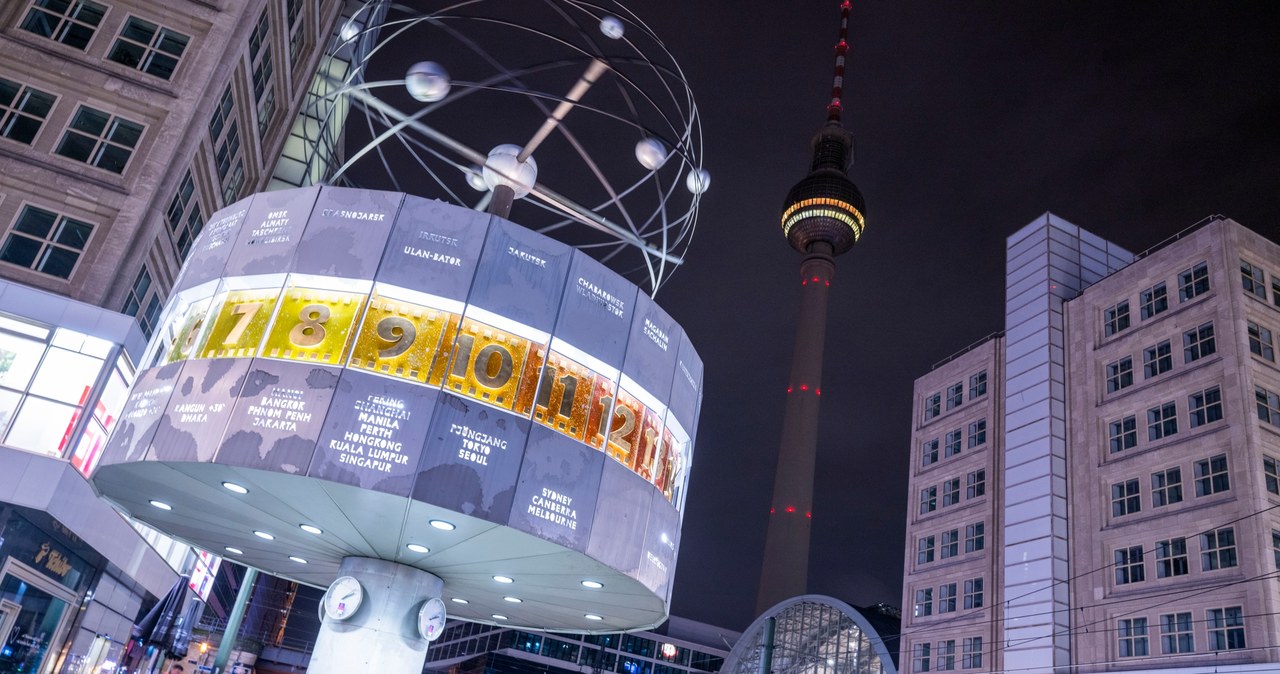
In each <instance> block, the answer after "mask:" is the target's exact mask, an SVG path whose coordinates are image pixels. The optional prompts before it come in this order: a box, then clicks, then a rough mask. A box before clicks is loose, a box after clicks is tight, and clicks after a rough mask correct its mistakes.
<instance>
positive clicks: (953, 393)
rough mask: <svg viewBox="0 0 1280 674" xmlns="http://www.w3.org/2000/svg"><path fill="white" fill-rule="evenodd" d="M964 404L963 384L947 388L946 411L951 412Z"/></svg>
mask: <svg viewBox="0 0 1280 674" xmlns="http://www.w3.org/2000/svg"><path fill="white" fill-rule="evenodd" d="M963 402H964V382H956V383H955V384H954V385H953V386H948V387H947V409H949V410H953V409H955V408H957V407H959V406H960V405H961V404H962V403H963Z"/></svg>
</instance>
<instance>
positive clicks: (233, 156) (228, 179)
mask: <svg viewBox="0 0 1280 674" xmlns="http://www.w3.org/2000/svg"><path fill="white" fill-rule="evenodd" d="M209 139H210V141H211V142H212V143H213V148H214V150H213V155H214V156H213V163H214V167H215V168H216V169H217V171H218V182H219V184H220V185H221V186H222V198H223V201H224V202H225V203H230V202H232V201H235V199H236V197H237V196H238V195H239V194H240V188H241V187H242V186H243V185H244V158H243V156H242V155H241V153H240V125H239V123H238V121H237V120H236V106H235V99H234V98H233V97H232V94H231V85H230V84H228V85H227V88H226V89H225V90H223V92H222V98H220V99H219V100H218V107H216V108H214V110H213V116H212V117H211V118H210V119H209Z"/></svg>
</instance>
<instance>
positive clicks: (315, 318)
mask: <svg viewBox="0 0 1280 674" xmlns="http://www.w3.org/2000/svg"><path fill="white" fill-rule="evenodd" d="M328 320H329V307H326V306H325V305H323V304H308V305H307V306H305V307H302V310H301V311H299V312H298V324H297V325H295V326H293V329H292V330H290V331H289V341H290V342H293V344H294V346H301V347H308V346H315V345H317V344H319V343H320V342H323V341H324V335H325V332H324V324H325V323H326V322H328Z"/></svg>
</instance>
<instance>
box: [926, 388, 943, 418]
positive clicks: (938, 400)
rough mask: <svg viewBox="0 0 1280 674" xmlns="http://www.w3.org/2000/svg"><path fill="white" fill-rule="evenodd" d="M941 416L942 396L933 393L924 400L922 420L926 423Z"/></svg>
mask: <svg viewBox="0 0 1280 674" xmlns="http://www.w3.org/2000/svg"><path fill="white" fill-rule="evenodd" d="M939 414H942V394H941V393H935V394H933V395H931V396H928V397H927V398H925V399H924V420H925V421H928V420H930V419H932V418H934V417H936V416H938V415H939Z"/></svg>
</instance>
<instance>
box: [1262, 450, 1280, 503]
mask: <svg viewBox="0 0 1280 674" xmlns="http://www.w3.org/2000/svg"><path fill="white" fill-rule="evenodd" d="M1262 474H1263V476H1264V477H1265V478H1266V482H1267V491H1269V492H1271V493H1272V494H1277V495H1280V470H1278V469H1277V467H1276V460H1275V459H1274V458H1272V457H1270V456H1263V457H1262Z"/></svg>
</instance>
